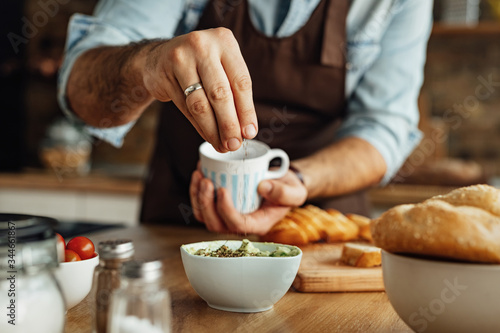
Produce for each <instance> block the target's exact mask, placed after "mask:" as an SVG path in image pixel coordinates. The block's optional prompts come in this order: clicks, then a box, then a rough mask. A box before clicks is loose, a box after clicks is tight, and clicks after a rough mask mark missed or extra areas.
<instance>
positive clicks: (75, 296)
mask: <svg viewBox="0 0 500 333" xmlns="http://www.w3.org/2000/svg"><path fill="white" fill-rule="evenodd" d="M98 264H99V255H97V256H95V257H94V258H90V259H86V260H82V261H73V262H61V263H59V267H57V269H56V270H55V272H54V275H55V277H56V279H57V282H58V283H59V286H60V287H61V290H62V293H63V296H64V299H65V301H66V310H69V309H71V308H72V307H74V306H75V305H77V304H78V303H80V302H81V301H82V300H83V299H84V298H85V297H86V296H87V295H88V293H89V292H90V289H91V288H92V280H93V278H94V269H95V267H96V266H97V265H98Z"/></svg>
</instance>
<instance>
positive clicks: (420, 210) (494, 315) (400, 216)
mask: <svg viewBox="0 0 500 333" xmlns="http://www.w3.org/2000/svg"><path fill="white" fill-rule="evenodd" d="M371 230H372V235H373V239H374V241H375V245H377V246H379V247H381V248H382V249H383V252H382V269H383V277H384V284H385V289H386V292H387V296H388V297H389V300H390V302H391V304H392V306H393V307H394V309H395V310H396V312H397V313H398V315H399V316H400V317H401V319H403V321H405V323H406V324H408V326H410V327H411V328H412V329H413V330H415V331H416V332H454V333H456V332H500V191H499V190H497V189H495V188H493V187H490V186H487V185H475V186H469V187H465V188H460V189H457V190H454V191H452V192H450V193H448V194H446V195H443V196H436V197H433V198H431V199H429V200H426V201H424V202H423V203H420V204H416V205H400V206H397V207H394V208H392V209H390V210H388V211H387V212H385V213H384V214H382V216H381V217H380V218H378V219H376V220H375V221H374V222H373V223H372V228H371Z"/></svg>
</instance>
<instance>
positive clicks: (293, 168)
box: [289, 164, 305, 185]
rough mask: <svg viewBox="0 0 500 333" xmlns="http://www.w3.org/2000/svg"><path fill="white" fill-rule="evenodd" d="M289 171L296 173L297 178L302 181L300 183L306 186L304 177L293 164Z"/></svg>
mask: <svg viewBox="0 0 500 333" xmlns="http://www.w3.org/2000/svg"><path fill="white" fill-rule="evenodd" d="M289 169H290V171H293V173H295V176H297V178H298V179H299V180H300V182H301V183H302V185H305V183H304V176H303V175H302V173H301V172H300V171H299V169H297V168H296V167H294V166H293V165H291V164H290V167H289Z"/></svg>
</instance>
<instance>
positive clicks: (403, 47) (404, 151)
mask: <svg viewBox="0 0 500 333" xmlns="http://www.w3.org/2000/svg"><path fill="white" fill-rule="evenodd" d="M238 1H241V0H238ZM248 1H249V4H250V17H251V20H252V22H253V24H254V25H255V26H256V27H257V29H259V30H260V31H262V32H263V33H264V34H266V35H268V36H275V37H286V36H289V35H291V34H293V33H294V32H296V31H297V30H298V29H300V28H301V27H302V26H303V25H304V24H305V23H306V22H307V20H308V19H309V16H310V14H311V13H312V11H313V10H314V9H315V8H316V6H317V5H318V3H319V1H320V0H291V1H289V0H275V1H269V0H248ZM206 4H207V0H142V1H135V0H101V1H100V2H99V3H98V5H97V6H96V9H95V12H94V14H93V16H86V15H81V14H75V15H73V17H72V18H71V20H70V24H69V33H68V39H67V43H66V55H65V59H64V63H63V66H62V68H61V70H60V73H59V88H58V98H59V103H60V105H61V107H62V109H63V110H64V112H65V113H66V114H67V115H68V117H70V118H72V119H73V120H75V121H79V120H78V119H77V117H76V116H75V115H74V114H73V113H72V112H71V111H70V110H69V109H68V106H67V103H66V96H65V92H66V84H67V81H68V77H69V74H70V72H71V68H72V66H73V64H74V62H75V60H76V59H77V57H78V56H79V55H80V54H82V52H84V51H86V50H88V49H91V48H95V47H97V46H101V45H123V44H127V43H130V42H132V41H139V40H142V39H153V38H172V37H174V36H177V35H180V34H184V33H188V32H189V31H191V30H193V29H194V28H195V27H196V25H197V23H198V20H199V18H200V15H201V14H202V12H203V9H204V8H205V6H206ZM346 25H347V27H346V28H347V62H348V63H347V74H346V78H345V80H346V81H345V83H346V90H345V92H346V98H347V100H348V105H347V118H346V119H345V121H344V122H343V124H342V126H341V127H340V129H339V131H338V132H337V133H336V136H337V137H338V138H343V137H348V136H355V137H359V138H362V139H364V140H366V141H368V142H369V143H371V144H372V145H373V146H374V147H375V148H376V149H377V150H378V151H379V152H380V153H381V155H382V156H383V158H384V160H385V162H386V164H387V172H386V175H385V177H384V179H383V180H382V184H384V183H386V182H388V181H389V180H390V179H391V178H392V176H393V175H394V174H395V173H396V172H397V171H398V169H399V168H400V166H401V165H402V163H403V162H404V161H405V159H406V158H407V157H408V155H409V154H410V153H411V151H412V150H413V149H414V148H415V146H416V145H417V144H418V142H419V141H420V139H421V133H420V131H419V130H418V128H417V124H418V120H419V113H418V107H417V99H418V95H419V91H420V87H421V85H422V81H423V66H424V63H425V54H426V45H427V40H428V37H429V33H430V30H431V25H432V0H350V9H349V13H348V16H347V23H346ZM325 89H328V87H325ZM132 126H133V123H130V124H126V125H123V126H119V127H114V128H108V129H99V128H94V127H91V126H86V131H87V132H89V133H90V134H92V135H94V136H96V137H99V138H101V139H103V140H106V141H108V142H110V143H111V144H113V145H115V146H121V144H122V142H123V138H124V136H125V135H126V133H127V132H128V131H129V130H130V128H131V127H132Z"/></svg>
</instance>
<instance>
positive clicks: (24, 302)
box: [0, 214, 66, 333]
mask: <svg viewBox="0 0 500 333" xmlns="http://www.w3.org/2000/svg"><path fill="white" fill-rule="evenodd" d="M50 222H55V220H51V219H49V218H42V217H35V216H27V215H16V214H0V304H1V305H2V309H3V313H2V320H0V332H12V333H15V332H38V333H62V332H63V331H64V322H65V312H66V307H65V303H64V298H63V295H62V292H61V289H60V287H59V284H58V283H57V281H56V279H55V277H54V275H53V270H54V269H55V268H56V267H57V266H58V264H59V261H58V260H57V250H56V237H55V234H54V231H53V230H52V226H51V224H50Z"/></svg>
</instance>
